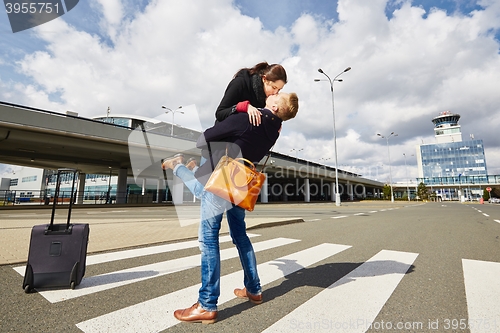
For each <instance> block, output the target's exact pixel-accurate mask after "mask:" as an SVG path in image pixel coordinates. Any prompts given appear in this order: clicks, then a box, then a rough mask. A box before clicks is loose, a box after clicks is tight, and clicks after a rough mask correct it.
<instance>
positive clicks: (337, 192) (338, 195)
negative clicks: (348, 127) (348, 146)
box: [314, 67, 351, 206]
mask: <svg viewBox="0 0 500 333" xmlns="http://www.w3.org/2000/svg"><path fill="white" fill-rule="evenodd" d="M350 70H351V67H347V68H346V69H344V70H343V71H342V72H341V73H339V74H338V75H337V76H335V77H334V78H333V80H332V79H330V77H329V76H328V75H327V74H326V73H325V72H323V70H322V69H321V68H320V69H318V72H320V73H321V74H323V75H324V76H326V77H327V78H328V81H329V82H330V88H331V91H332V111H333V145H334V148H335V205H336V206H340V193H339V173H338V161H337V129H336V127H335V103H334V98H333V83H334V82H335V81H339V82H342V79H337V78H338V77H339V76H340V75H342V74H343V73H345V72H348V71H350ZM314 81H315V82H318V81H323V80H320V79H314Z"/></svg>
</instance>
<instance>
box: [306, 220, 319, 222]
mask: <svg viewBox="0 0 500 333" xmlns="http://www.w3.org/2000/svg"><path fill="white" fill-rule="evenodd" d="M314 221H321V219H312V220H307V222H314Z"/></svg>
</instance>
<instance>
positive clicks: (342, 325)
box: [263, 250, 418, 333]
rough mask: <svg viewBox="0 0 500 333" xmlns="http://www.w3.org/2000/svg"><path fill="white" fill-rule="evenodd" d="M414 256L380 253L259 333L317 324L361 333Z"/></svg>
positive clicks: (395, 285) (411, 254)
mask: <svg viewBox="0 0 500 333" xmlns="http://www.w3.org/2000/svg"><path fill="white" fill-rule="evenodd" d="M417 256H418V254H416V253H408V252H397V251H388V250H382V251H380V252H379V253H378V254H376V255H375V256H373V257H372V258H371V259H369V260H368V261H366V262H365V263H364V264H362V265H361V266H359V267H358V268H356V269H355V270H353V271H352V272H350V273H349V274H347V275H345V276H344V277H343V278H341V279H340V280H338V281H337V282H335V283H334V284H332V285H331V286H330V287H328V288H326V289H325V290H323V291H321V292H320V293H319V294H317V295H316V296H314V297H313V298H311V299H309V300H308V301H307V302H305V303H304V304H302V305H301V306H299V307H298V308H296V309H295V310H294V311H292V312H290V313H289V314H287V315H286V316H285V317H283V318H282V319H280V320H279V321H277V322H276V323H275V324H273V325H272V326H270V327H268V328H267V329H266V330H265V331H263V332H273V333H274V332H284V333H288V332H290V331H292V330H293V327H294V326H295V328H296V329H299V328H300V327H303V328H304V327H315V326H314V325H315V324H316V323H321V324H327V325H328V329H327V330H328V331H331V332H333V331H335V332H349V333H354V332H359V333H361V332H362V333H364V332H366V331H367V330H368V329H369V328H370V325H371V324H372V323H373V321H374V320H375V318H376V317H377V315H378V313H379V312H380V310H381V309H382V307H383V306H384V304H385V303H386V302H387V300H388V299H389V297H390V296H391V295H392V293H393V292H394V290H395V289H396V287H397V286H398V284H399V282H400V281H401V280H402V279H403V277H404V276H405V274H406V273H407V271H408V269H409V268H410V267H411V265H412V264H413V262H414V261H415V259H416V258H417ZM321 327H323V326H321Z"/></svg>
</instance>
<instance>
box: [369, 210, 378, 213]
mask: <svg viewBox="0 0 500 333" xmlns="http://www.w3.org/2000/svg"><path fill="white" fill-rule="evenodd" d="M376 212H377V211H376V210H372V211H371V212H368V213H376Z"/></svg>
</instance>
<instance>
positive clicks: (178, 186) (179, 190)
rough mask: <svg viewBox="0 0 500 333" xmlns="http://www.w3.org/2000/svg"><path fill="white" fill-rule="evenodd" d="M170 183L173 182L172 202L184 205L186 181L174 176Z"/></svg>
mask: <svg viewBox="0 0 500 333" xmlns="http://www.w3.org/2000/svg"><path fill="white" fill-rule="evenodd" d="M169 184H172V187H171V188H170V191H171V193H172V203H173V204H174V205H182V204H183V203H184V183H183V182H182V180H181V179H180V178H179V177H173V179H172V180H171V181H169Z"/></svg>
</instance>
